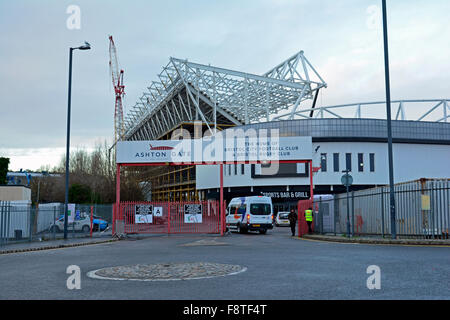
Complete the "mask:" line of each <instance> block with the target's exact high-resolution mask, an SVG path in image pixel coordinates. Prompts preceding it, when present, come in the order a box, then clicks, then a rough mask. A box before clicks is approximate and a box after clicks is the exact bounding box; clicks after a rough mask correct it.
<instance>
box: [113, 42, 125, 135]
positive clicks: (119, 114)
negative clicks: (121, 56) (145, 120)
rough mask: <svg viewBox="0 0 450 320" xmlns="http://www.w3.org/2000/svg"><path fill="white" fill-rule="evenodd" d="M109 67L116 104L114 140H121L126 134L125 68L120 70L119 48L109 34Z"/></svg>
mask: <svg viewBox="0 0 450 320" xmlns="http://www.w3.org/2000/svg"><path fill="white" fill-rule="evenodd" d="M109 69H110V70H111V76H112V82H113V86H114V93H115V96H116V106H115V111H114V142H117V141H118V140H120V139H121V138H122V136H123V134H124V126H123V107H122V98H123V96H124V95H125V85H124V84H123V70H120V71H119V62H118V60H117V49H116V45H115V44H114V40H113V37H112V36H109Z"/></svg>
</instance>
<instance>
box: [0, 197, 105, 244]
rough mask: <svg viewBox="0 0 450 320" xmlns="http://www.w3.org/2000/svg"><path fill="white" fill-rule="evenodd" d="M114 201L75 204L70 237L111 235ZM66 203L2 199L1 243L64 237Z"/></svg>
mask: <svg viewBox="0 0 450 320" xmlns="http://www.w3.org/2000/svg"><path fill="white" fill-rule="evenodd" d="M111 226H112V205H84V204H83V205H81V204H76V205H75V221H74V222H73V223H68V229H67V230H68V237H69V238H75V237H100V236H105V235H107V236H111ZM63 231H64V204H63V203H47V204H40V205H38V206H33V205H31V204H21V203H15V202H14V201H12V202H5V201H0V246H1V245H6V244H11V243H17V242H24V241H30V242H31V241H45V240H55V239H60V238H63V236H64V233H63Z"/></svg>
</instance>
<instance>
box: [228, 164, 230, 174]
mask: <svg viewBox="0 0 450 320" xmlns="http://www.w3.org/2000/svg"><path fill="white" fill-rule="evenodd" d="M228 175H229V176H231V164H229V165H228Z"/></svg>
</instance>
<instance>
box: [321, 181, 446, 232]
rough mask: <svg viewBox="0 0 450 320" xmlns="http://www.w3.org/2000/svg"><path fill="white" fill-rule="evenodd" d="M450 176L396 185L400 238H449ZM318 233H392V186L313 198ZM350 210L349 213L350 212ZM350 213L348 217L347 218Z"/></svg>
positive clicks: (396, 220) (397, 229)
mask: <svg viewBox="0 0 450 320" xmlns="http://www.w3.org/2000/svg"><path fill="white" fill-rule="evenodd" d="M449 181H450V179H420V180H415V181H411V182H406V183H400V184H397V185H395V187H394V193H395V203H396V219H395V223H396V231H397V236H398V237H399V238H427V239H448V238H449V229H450V202H449V199H450V198H449V195H450V188H449ZM314 201H315V204H314V209H315V219H314V226H315V232H316V233H322V234H324V233H334V234H346V233H347V228H349V230H350V233H351V234H353V235H381V236H385V235H386V236H388V235H391V219H390V193H389V187H378V188H373V189H367V190H361V191H354V192H350V193H349V197H348V199H347V194H345V193H344V194H338V195H335V196H334V197H333V199H325V198H323V199H322V198H321V199H318V200H316V199H315V200H314ZM347 212H348V213H347ZM347 216H348V217H347Z"/></svg>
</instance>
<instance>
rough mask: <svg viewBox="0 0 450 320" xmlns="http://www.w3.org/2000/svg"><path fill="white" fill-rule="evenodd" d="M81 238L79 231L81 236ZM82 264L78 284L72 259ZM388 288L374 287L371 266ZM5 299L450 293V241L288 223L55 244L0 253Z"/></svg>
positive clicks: (342, 296) (424, 296) (426, 295)
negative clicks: (100, 275) (225, 267)
mask: <svg viewBox="0 0 450 320" xmlns="http://www.w3.org/2000/svg"><path fill="white" fill-rule="evenodd" d="M77 240H79V239H77ZM196 262H203V263H218V264H230V265H240V266H243V267H245V268H246V271H245V272H241V273H238V274H234V275H229V276H223V277H215V278H206V279H195V280H194V279H191V280H179V281H148V282H144V281H132V280H121V281H117V280H104V279H93V278H90V277H88V276H87V274H88V273H89V272H90V271H93V270H98V269H101V268H107V267H116V266H130V265H136V264H161V263H169V264H170V263H196ZM70 265H77V266H79V268H80V269H81V289H79V290H77V289H74V290H69V289H68V288H67V285H66V284H67V280H68V278H69V276H70V274H68V273H66V270H67V268H68V266H70ZM373 265H375V266H378V267H379V270H380V274H381V282H380V283H381V289H372V290H370V289H368V287H367V282H368V280H369V277H370V276H371V273H370V272H369V273H368V270H373V268H372V269H371V266H373ZM0 266H1V270H2V272H1V273H0V284H1V290H0V299H7V300H9V299H26V300H28V299H50V300H53V299H55V300H61V299H88V300H99V299H100V300H103V299H106V300H108V299H119V300H122V299H124V300H128V299H139V300H140V299H152V300H173V299H181V300H184V299H187V300H204V299H206V300H210V299H218V300H222V299H227V300H228V299H229V300H265V299H267V300H277V299H283V300H304V299H321V300H322V299H325V300H334V299H350V300H357V299H358V300H359V299H370V300H371V299H389V300H391V299H445V300H450V291H449V279H450V249H449V248H447V247H440V246H400V245H390V244H387V245H384V244H380V245H371V244H363V243H338V242H328V241H317V240H312V239H311V240H308V239H299V238H295V237H291V236H290V229H289V228H288V227H284V228H283V227H278V228H277V227H276V228H274V229H273V230H270V231H268V233H267V234H266V235H260V234H258V233H250V234H236V233H232V234H231V235H227V236H224V237H218V236H214V235H205V236H202V235H170V236H167V235H158V236H156V235H155V236H151V237H145V238H144V237H135V238H130V239H127V240H122V241H113V242H108V243H102V244H93V245H83V246H76V247H68V248H59V249H55V250H39V251H31V252H21V253H10V254H2V255H0Z"/></svg>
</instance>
